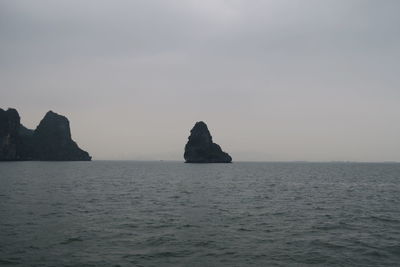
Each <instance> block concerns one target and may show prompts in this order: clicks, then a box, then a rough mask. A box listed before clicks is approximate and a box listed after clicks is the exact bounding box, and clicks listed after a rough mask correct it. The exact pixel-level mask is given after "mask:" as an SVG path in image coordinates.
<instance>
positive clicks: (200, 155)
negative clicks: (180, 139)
mask: <svg viewBox="0 0 400 267" xmlns="http://www.w3.org/2000/svg"><path fill="white" fill-rule="evenodd" d="M184 158H185V161H186V163H231V162H232V157H231V156H229V154H228V153H226V152H224V151H222V149H221V147H220V146H219V145H217V144H215V143H214V142H213V140H212V136H211V134H210V131H209V130H208V128H207V124H205V123H204V122H202V121H199V122H196V124H195V125H194V127H193V129H192V130H191V131H190V136H189V140H188V142H187V144H186V146H185V153H184Z"/></svg>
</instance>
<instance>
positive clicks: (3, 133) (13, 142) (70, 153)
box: [0, 108, 91, 161]
mask: <svg viewBox="0 0 400 267" xmlns="http://www.w3.org/2000/svg"><path fill="white" fill-rule="evenodd" d="M18 160H46V161H90V160H91V156H90V155H89V153H88V152H86V151H84V150H82V149H80V148H79V147H78V145H77V144H76V143H75V142H74V141H73V140H72V138H71V130H70V127H69V121H68V119H67V118H66V117H64V116H61V115H59V114H57V113H54V112H52V111H49V112H47V113H46V115H45V116H44V118H43V119H42V120H41V121H40V123H39V125H38V126H37V127H36V129H35V130H30V129H27V128H26V127H24V126H23V125H22V124H21V122H20V117H19V114H18V112H17V110H15V109H12V108H9V109H8V110H7V111H5V110H3V109H0V161H18Z"/></svg>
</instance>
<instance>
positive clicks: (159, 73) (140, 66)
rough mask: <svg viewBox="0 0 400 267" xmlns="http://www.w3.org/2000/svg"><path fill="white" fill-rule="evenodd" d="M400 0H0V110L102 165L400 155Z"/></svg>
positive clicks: (391, 157)
mask: <svg viewBox="0 0 400 267" xmlns="http://www.w3.org/2000/svg"><path fill="white" fill-rule="evenodd" d="M399 14H400V1H397V0H385V1H380V0H375V1H369V0H324V1H321V0H265V1H257V0H252V1H249V0H242V1H240V0H232V1H222V0H199V1H189V0H180V1H178V0H158V1H151V0H143V1H133V0H132V1H127V0H126V1H122V0H109V1H101V0H92V1H82V0H59V1H54V0H47V1H42V0H31V1H29V0H26V1H19V0H0V107H2V108H7V107H15V108H17V109H18V111H19V113H20V116H21V117H22V123H23V124H24V125H25V126H27V127H30V128H35V127H36V125H37V124H38V123H39V121H40V119H41V118H42V117H43V116H44V114H45V113H46V112H47V111H48V110H50V109H51V110H53V111H55V112H58V113H60V114H63V115H66V116H67V117H68V118H69V120H70V122H71V128H72V136H73V138H74V139H75V140H76V141H77V142H78V144H79V145H80V146H81V147H82V148H83V149H86V150H88V151H89V152H90V153H91V154H92V155H93V157H94V159H142V160H147V159H165V160H182V154H183V147H184V145H185V143H186V141H187V137H188V135H189V131H190V129H191V128H192V126H193V125H194V123H195V122H196V121H199V120H203V121H205V122H206V123H207V124H208V126H209V129H210V130H211V134H212V135H213V137H214V141H215V142H217V143H219V144H220V145H221V146H222V148H223V149H224V150H225V151H227V152H228V153H230V154H231V155H232V157H233V159H234V160H237V161H239V160H266V161H276V160H316V161H327V160H352V161H386V160H394V161H400V120H399V116H400V87H399V85H400V73H399V71H400V16H399Z"/></svg>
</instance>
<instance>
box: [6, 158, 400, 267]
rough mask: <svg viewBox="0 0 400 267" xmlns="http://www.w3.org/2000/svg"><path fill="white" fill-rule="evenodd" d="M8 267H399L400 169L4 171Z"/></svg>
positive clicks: (99, 165) (118, 165) (81, 167)
mask: <svg viewBox="0 0 400 267" xmlns="http://www.w3.org/2000/svg"><path fill="white" fill-rule="evenodd" d="M0 230H1V231H0V265H1V266H3V265H4V266H7V265H13V266H307V265H314V266H315V265H316V266H396V265H397V266H398V265H399V263H400V164H389V163H388V164H366V163H365V164H361V163H358V164H356V163H233V164H200V165H196V164H184V163H180V162H129V161H126V162H122V161H113V162H112V161H94V162H9V163H6V162H3V163H0Z"/></svg>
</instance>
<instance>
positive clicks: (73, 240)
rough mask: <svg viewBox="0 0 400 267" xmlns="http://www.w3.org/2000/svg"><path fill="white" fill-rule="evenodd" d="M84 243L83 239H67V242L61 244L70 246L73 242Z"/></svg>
mask: <svg viewBox="0 0 400 267" xmlns="http://www.w3.org/2000/svg"><path fill="white" fill-rule="evenodd" d="M82 241H83V239H82V238H81V237H70V238H68V239H66V240H65V241H62V242H61V243H60V244H61V245H68V244H70V243H73V242H82Z"/></svg>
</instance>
